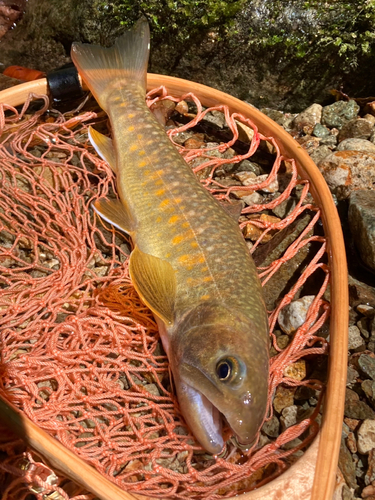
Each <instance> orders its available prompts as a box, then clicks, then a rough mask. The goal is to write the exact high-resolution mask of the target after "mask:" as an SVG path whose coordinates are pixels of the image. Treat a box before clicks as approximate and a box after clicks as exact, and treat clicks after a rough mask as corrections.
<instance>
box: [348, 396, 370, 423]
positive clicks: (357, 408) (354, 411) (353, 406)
mask: <svg viewBox="0 0 375 500" xmlns="http://www.w3.org/2000/svg"><path fill="white" fill-rule="evenodd" d="M344 415H345V417H348V418H355V419H356V420H365V419H366V418H367V419H371V420H373V419H375V412H374V410H372V409H371V408H370V407H369V405H368V404H366V403H365V402H364V401H359V400H357V401H349V402H347V403H345V410H344Z"/></svg>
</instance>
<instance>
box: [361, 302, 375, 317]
mask: <svg viewBox="0 0 375 500" xmlns="http://www.w3.org/2000/svg"><path fill="white" fill-rule="evenodd" d="M357 311H358V312H359V313H361V314H363V316H366V318H372V317H373V316H374V315H375V309H374V308H373V307H371V306H368V305H367V304H359V305H358V306H357Z"/></svg>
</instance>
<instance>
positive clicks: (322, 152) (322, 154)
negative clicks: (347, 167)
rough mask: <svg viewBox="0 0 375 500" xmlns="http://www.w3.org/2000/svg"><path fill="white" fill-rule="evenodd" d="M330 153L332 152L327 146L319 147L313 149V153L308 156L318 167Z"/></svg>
mask: <svg viewBox="0 0 375 500" xmlns="http://www.w3.org/2000/svg"><path fill="white" fill-rule="evenodd" d="M331 153H332V151H331V150H330V149H329V147H328V146H319V147H318V148H316V149H314V151H313V152H312V153H311V154H310V156H311V159H312V160H313V161H314V162H315V163H316V164H317V165H319V163H320V162H321V161H322V160H324V158H326V157H327V156H328V155H329V154H331Z"/></svg>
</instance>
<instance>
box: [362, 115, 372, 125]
mask: <svg viewBox="0 0 375 500" xmlns="http://www.w3.org/2000/svg"><path fill="white" fill-rule="evenodd" d="M363 119H364V120H367V121H368V122H369V123H371V125H372V126H374V125H375V116H373V115H369V114H367V115H365V116H364V117H363Z"/></svg>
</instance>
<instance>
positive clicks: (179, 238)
mask: <svg viewBox="0 0 375 500" xmlns="http://www.w3.org/2000/svg"><path fill="white" fill-rule="evenodd" d="M183 240H184V237H183V236H181V234H179V235H177V236H175V237H174V238H173V240H172V245H178V244H179V243H181V242H182V241H183Z"/></svg>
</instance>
